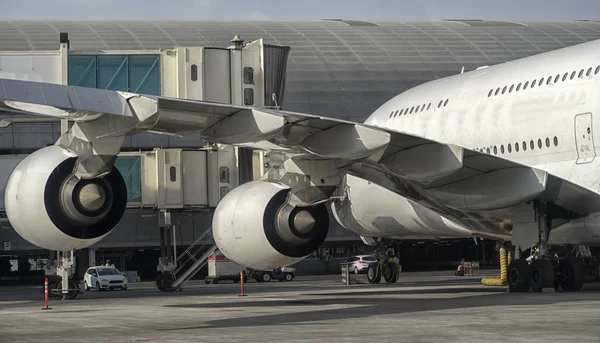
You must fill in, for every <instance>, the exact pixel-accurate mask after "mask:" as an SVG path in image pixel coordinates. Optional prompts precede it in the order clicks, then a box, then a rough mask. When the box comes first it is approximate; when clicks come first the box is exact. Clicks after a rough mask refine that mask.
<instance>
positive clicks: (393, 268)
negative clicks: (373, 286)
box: [383, 262, 398, 283]
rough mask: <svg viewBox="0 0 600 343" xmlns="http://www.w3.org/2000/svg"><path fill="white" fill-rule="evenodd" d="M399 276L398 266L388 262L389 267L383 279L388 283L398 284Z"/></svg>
mask: <svg viewBox="0 0 600 343" xmlns="http://www.w3.org/2000/svg"><path fill="white" fill-rule="evenodd" d="M396 274H398V265H396V264H395V263H393V262H388V264H387V267H386V268H385V272H384V273H383V278H384V279H385V282H387V283H396V280H397V277H396Z"/></svg>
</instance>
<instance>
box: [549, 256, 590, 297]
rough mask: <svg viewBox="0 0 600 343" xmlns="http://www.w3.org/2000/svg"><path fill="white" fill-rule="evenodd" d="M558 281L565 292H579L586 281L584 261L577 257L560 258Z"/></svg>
mask: <svg viewBox="0 0 600 343" xmlns="http://www.w3.org/2000/svg"><path fill="white" fill-rule="evenodd" d="M556 278H557V280H556V283H557V284H559V285H560V287H561V288H562V289H563V291H565V292H577V291H579V290H581V287H583V283H584V281H585V280H584V273H583V263H582V262H581V261H580V260H578V259H577V258H575V257H567V258H565V259H562V260H560V262H559V263H558V268H557V275H556Z"/></svg>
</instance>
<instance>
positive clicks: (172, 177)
mask: <svg viewBox="0 0 600 343" xmlns="http://www.w3.org/2000/svg"><path fill="white" fill-rule="evenodd" d="M169 179H170V180H171V182H175V181H177V169H176V168H175V167H171V168H169Z"/></svg>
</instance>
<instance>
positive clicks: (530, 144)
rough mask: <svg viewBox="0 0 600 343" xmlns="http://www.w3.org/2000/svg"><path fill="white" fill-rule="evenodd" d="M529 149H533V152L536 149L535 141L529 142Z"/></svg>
mask: <svg viewBox="0 0 600 343" xmlns="http://www.w3.org/2000/svg"><path fill="white" fill-rule="evenodd" d="M529 147H530V148H531V150H533V148H535V143H533V139H532V140H530V141H529Z"/></svg>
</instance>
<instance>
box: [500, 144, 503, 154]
mask: <svg viewBox="0 0 600 343" xmlns="http://www.w3.org/2000/svg"><path fill="white" fill-rule="evenodd" d="M500 153H501V154H504V145H500Z"/></svg>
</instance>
